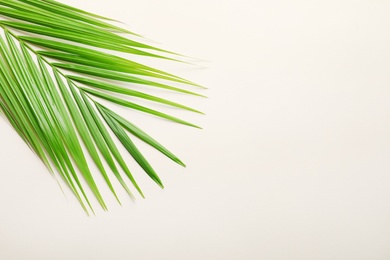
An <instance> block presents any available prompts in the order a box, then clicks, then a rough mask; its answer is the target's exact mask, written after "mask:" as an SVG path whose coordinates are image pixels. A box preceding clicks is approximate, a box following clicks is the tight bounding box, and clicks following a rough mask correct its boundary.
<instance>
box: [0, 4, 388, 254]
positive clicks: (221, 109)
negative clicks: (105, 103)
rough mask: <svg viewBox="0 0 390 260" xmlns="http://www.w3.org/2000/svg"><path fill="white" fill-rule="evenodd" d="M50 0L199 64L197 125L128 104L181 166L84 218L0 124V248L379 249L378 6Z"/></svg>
mask: <svg viewBox="0 0 390 260" xmlns="http://www.w3.org/2000/svg"><path fill="white" fill-rule="evenodd" d="M63 2H65V3H68V4H73V5H76V6H79V7H81V8H84V9H87V10H91V11H93V12H98V13H101V14H104V15H107V16H110V17H114V18H116V19H118V20H121V21H123V22H124V23H126V24H129V25H131V27H130V28H131V29H132V30H134V31H136V32H139V33H141V34H143V35H145V36H147V37H149V38H151V39H154V40H156V41H158V42H161V43H163V44H162V45H160V46H162V47H164V48H168V49H171V50H175V51H178V52H181V53H184V54H188V55H191V56H195V57H199V58H204V59H207V60H210V62H209V63H201V64H202V65H203V66H206V67H207V68H206V69H200V68H196V67H191V66H186V65H182V64H169V65H166V64H165V63H164V64H161V66H166V68H168V69H169V70H170V71H171V72H175V73H177V74H179V75H182V76H185V77H187V78H189V79H191V80H194V81H197V82H199V83H201V84H203V85H206V86H208V87H209V88H210V89H209V90H207V91H205V92H203V93H204V94H207V95H208V96H209V97H210V98H209V99H207V100H202V99H197V98H190V99H188V101H187V99H185V102H187V103H189V104H191V105H193V106H195V107H197V108H200V109H202V110H203V111H205V112H206V113H207V116H205V117H202V116H196V115H191V114H185V115H184V114H183V116H185V118H187V119H189V120H191V121H193V122H196V123H199V124H201V125H202V126H203V127H204V130H203V131H198V130H194V129H190V128H186V127H181V126H178V125H175V124H171V123H166V122H164V121H162V120H155V119H154V118H149V117H147V116H138V115H134V118H135V120H137V122H140V124H141V126H142V127H143V128H144V129H145V130H147V131H148V132H149V133H150V134H152V135H153V136H154V137H155V138H156V139H157V140H160V141H161V142H162V143H164V144H166V145H167V146H168V147H169V148H172V150H173V151H174V152H175V153H177V154H178V155H180V156H181V157H182V158H183V159H184V160H185V161H186V162H187V164H188V168H187V169H181V168H180V167H177V166H176V165H174V164H173V163H171V162H170V161H168V160H166V159H164V158H163V157H162V156H160V155H159V154H158V153H156V152H154V151H152V150H147V149H146V151H145V152H146V153H147V155H148V156H149V158H150V159H151V162H152V163H153V164H154V165H156V169H157V170H158V172H159V173H160V175H161V177H162V178H163V180H164V182H165V184H166V189H165V190H164V191H162V190H159V188H158V187H157V186H155V185H153V184H152V183H151V181H149V180H148V179H147V178H146V177H145V176H144V175H142V174H141V173H140V171H137V172H138V173H139V176H137V177H138V178H139V179H140V182H141V184H142V186H143V188H144V190H145V193H146V195H147V199H146V200H137V202H136V203H132V202H131V201H130V200H126V198H125V196H122V198H124V199H123V202H124V204H125V205H124V206H123V207H119V206H117V205H116V204H115V201H114V200H113V199H112V198H111V200H110V199H108V200H109V205H110V212H109V213H103V212H101V211H99V210H98V211H97V216H96V217H92V218H87V217H85V215H84V214H83V212H82V210H81V209H80V207H79V206H78V204H77V202H76V201H74V199H73V198H72V196H67V198H68V200H66V199H65V198H64V196H63V194H62V193H61V191H60V189H59V187H58V186H57V184H56V183H55V181H54V180H53V179H52V178H51V177H50V175H49V174H48V173H47V172H46V170H45V168H44V167H43V166H42V165H41V164H40V162H39V161H38V160H37V159H36V158H35V157H34V156H33V155H32V154H31V152H30V151H29V150H28V149H27V148H26V146H25V145H24V144H23V143H22V141H21V140H20V139H19V138H18V136H17V135H16V134H15V133H14V132H13V130H12V129H11V128H10V127H9V126H8V125H7V124H4V123H2V124H1V125H2V126H1V127H0V143H1V147H0V158H1V159H0V162H1V181H0V205H1V207H2V208H1V214H0V259H48V260H49V259H56V260H61V259H91V260H100V259H102V260H103V259H135V260H154V259H159V260H160V259H166V260H176V259H177V260H182V259H185V260H200V259H202V260H203V259H205V260H209V259H210V260H211V259H213V260H214V259H221V260H233V259H239V260H241V259H266V260H268V259H270V260H279V259H283V260H291V259H305V260H306V259H307V260H312V259H319V260H320V259H330V260H338V259H340V260H344V259H362V260H363V259H367V260H372V259H376V260H380V259H384V260H386V259H390V247H389V243H390V189H389V183H390V160H389V158H390V102H389V100H390V86H389V83H390V76H389V75H390V74H389V69H390V48H389V46H390V34H389V25H390V16H389V13H390V2H388V1H379V0H378V1H372V0H371V1H368V0H367V1H347V0H341V1H340V0H337V1H333V0H330V1H303V0H298V1H282V0H275V1H261V0H253V1H250V0H241V1H233V0H223V1H222V0H207V1H206V0H198V1H189V0H164V1H156V0H154V1H153V0H143V1H132V0H130V1H129V0H110V1H107V0H95V1H77V0H63ZM152 64H155V65H159V63H152ZM159 93H160V92H159ZM165 97H167V96H165ZM176 98H177V96H176ZM179 99H180V97H179ZM128 115H129V116H131V115H132V114H131V113H130V112H129V114H128ZM105 194H106V195H109V193H108V192H105ZM68 195H69V194H68ZM121 195H123V194H121ZM108 197H109V196H108Z"/></svg>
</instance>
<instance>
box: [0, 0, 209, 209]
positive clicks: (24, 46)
mask: <svg viewBox="0 0 390 260" xmlns="http://www.w3.org/2000/svg"><path fill="white" fill-rule="evenodd" d="M0 15H1V16H2V17H5V18H6V19H5V20H1V21H0V27H1V28H2V31H3V34H2V35H0V112H1V114H2V116H3V117H5V118H7V120H8V121H9V122H10V124H11V125H12V126H13V128H14V129H15V131H16V132H17V133H18V134H19V135H20V137H21V138H22V139H23V140H24V141H25V142H26V143H27V145H28V146H29V147H30V148H31V149H32V150H33V151H34V152H35V153H36V154H37V156H38V157H39V158H40V159H41V160H42V162H43V163H44V164H45V165H46V167H47V168H48V169H49V171H50V172H52V173H53V174H54V175H55V176H56V175H57V174H58V175H59V176H60V177H61V178H62V180H63V181H64V182H65V184H66V185H67V186H68V188H69V189H70V190H71V191H72V192H73V193H74V195H75V197H76V198H77V200H78V201H79V202H80V205H81V206H82V208H83V209H84V211H85V212H86V213H87V214H89V213H90V212H92V213H94V206H93V204H94V202H93V201H92V200H91V199H90V195H88V194H89V193H91V194H93V196H94V198H95V199H96V201H97V202H98V203H99V205H100V206H101V208H102V209H104V210H107V205H106V203H105V199H104V197H105V196H106V195H105V194H102V193H101V189H100V188H99V187H98V185H97V183H96V182H95V177H96V175H97V174H101V175H102V177H103V180H104V181H105V185H107V187H108V188H109V190H110V191H111V193H112V196H114V197H115V198H116V199H117V201H118V202H119V203H120V198H119V196H118V195H117V190H116V189H117V188H116V186H115V183H118V184H120V186H121V187H122V188H123V189H124V190H125V191H126V192H127V193H128V195H129V196H130V197H131V198H135V196H134V195H133V192H132V189H133V188H134V189H135V190H137V192H138V193H139V194H140V195H141V196H142V197H144V194H143V192H142V190H141V188H140V187H139V185H138V183H137V181H136V180H135V178H134V176H133V174H132V172H131V171H130V169H129V167H128V164H127V163H126V161H125V159H124V157H123V155H122V154H121V153H120V149H119V147H117V145H116V143H115V138H117V139H118V140H119V141H120V143H121V144H122V145H123V146H124V148H125V149H126V150H127V152H128V153H129V155H130V156H131V157H132V158H133V159H134V161H135V162H136V163H137V164H139V166H140V167H141V168H142V169H143V171H144V172H145V173H146V174H147V175H148V176H149V177H150V178H151V179H152V180H153V181H154V182H156V183H157V184H158V185H159V186H160V187H163V184H162V181H161V180H160V178H159V177H158V175H157V173H156V172H155V170H154V168H153V167H152V165H150V163H149V162H148V160H147V158H145V157H144V155H143V154H142V153H141V151H140V149H139V148H138V147H137V146H136V145H135V144H134V142H133V141H132V138H133V137H136V138H137V139H140V140H141V141H142V142H144V143H145V144H147V145H150V146H151V147H153V148H154V149H156V150H158V151H159V152H161V153H162V154H163V155H165V156H166V157H168V158H170V159H171V160H172V161H174V162H176V163H178V164H179V165H182V166H185V165H184V163H183V162H182V161H181V160H180V159H179V158H178V157H177V156H176V155H174V154H173V153H172V152H170V151H169V150H168V149H166V148H165V147H164V146H163V145H161V144H160V143H159V142H157V141H156V140H155V139H153V138H152V137H151V136H149V135H148V134H146V132H144V131H143V130H141V129H140V128H138V127H137V126H136V125H135V124H133V123H132V122H130V121H128V120H127V119H125V118H124V117H121V116H119V115H118V114H116V113H115V112H113V111H112V110H110V109H109V108H107V107H105V106H103V105H102V104H100V102H99V100H100V99H104V100H106V101H110V102H112V103H115V104H119V105H122V106H125V107H128V108H131V109H134V110H137V111H140V112H143V113H148V114H152V115H154V116H157V117H161V118H164V119H167V120H169V121H173V122H176V123H179V124H184V125H188V126H193V127H198V126H196V125H194V124H192V123H189V122H187V121H185V120H182V119H179V118H176V117H173V116H171V115H168V114H166V113H164V112H162V111H158V110H155V109H152V108H149V107H145V106H141V105H139V104H137V103H136V101H137V100H139V99H144V100H148V101H151V102H155V103H160V104H164V105H166V106H170V107H174V108H176V109H182V110H186V111H189V112H194V113H201V112H200V111H198V110H196V109H194V108H191V107H188V106H185V105H183V104H180V103H176V102H173V101H170V100H167V99H164V98H162V97H158V96H154V95H150V94H146V93H144V92H142V91H139V90H134V89H132V86H133V84H137V85H138V84H140V85H142V86H144V87H146V88H149V87H150V88H161V89H163V90H169V91H174V92H179V93H181V94H186V95H192V96H201V97H204V96H203V95H202V94H200V93H197V92H195V91H192V90H188V89H187V88H191V87H196V88H197V89H200V88H203V87H202V86H200V85H198V84H196V83H193V82H191V81H188V80H186V79H183V78H181V77H178V76H175V75H173V74H170V73H168V72H165V71H161V70H158V69H156V68H152V67H150V66H146V65H144V64H141V63H139V62H135V61H132V60H131V59H127V58H123V57H122V56H121V55H120V54H112V53H113V52H112V51H115V52H116V53H118V52H119V53H127V54H131V55H141V56H149V57H153V58H162V59H165V60H174V61H180V60H178V57H179V58H180V57H182V56H180V55H178V54H176V53H173V52H170V51H165V50H162V49H160V48H156V47H154V46H151V45H148V44H144V43H142V38H137V34H135V33H132V32H129V31H128V30H126V29H123V28H121V27H119V26H117V25H114V24H112V23H111V22H112V21H113V20H112V19H108V18H105V17H102V16H99V15H95V14H92V13H89V12H86V11H83V10H80V9H77V8H74V7H71V6H68V5H65V4H62V3H60V2H57V1H54V0H13V1H10V0H0ZM125 34H127V36H126V35H125ZM112 81H116V82H122V83H123V82H124V83H127V86H121V85H120V84H115V83H113V82H112ZM177 84H179V85H181V86H175V85H177ZM118 95H122V96H123V98H122V97H119V96H118ZM126 97H132V98H133V99H132V100H131V101H130V100H127V99H126ZM198 128H199V127H198ZM87 158H91V160H92V162H93V163H94V164H95V166H96V168H97V171H98V172H95V171H92V170H91V165H90V164H89V163H88V159H87ZM82 179H83V180H84V182H85V183H86V184H83V181H82ZM129 184H131V185H129Z"/></svg>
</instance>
